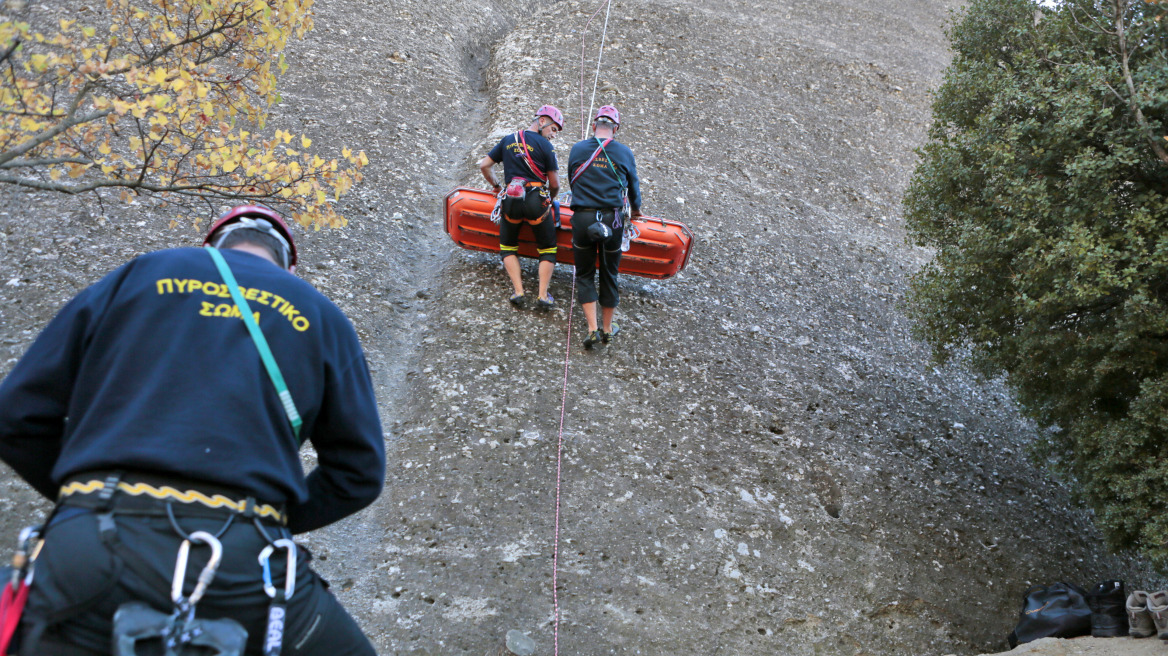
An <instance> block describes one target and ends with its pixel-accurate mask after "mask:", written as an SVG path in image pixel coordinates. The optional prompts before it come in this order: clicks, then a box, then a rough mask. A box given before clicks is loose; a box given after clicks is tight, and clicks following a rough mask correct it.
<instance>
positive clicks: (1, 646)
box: [0, 526, 40, 655]
mask: <svg viewBox="0 0 1168 656" xmlns="http://www.w3.org/2000/svg"><path fill="white" fill-rule="evenodd" d="M39 538H40V527H39V526H35V527H33V526H30V527H29V528H26V529H24V530H23V531H21V532H20V546H18V547H17V548H16V555H14V556H13V557H12V566H11V567H7V568H5V570H6V571H7V572H8V573H9V580H8V582H7V583H6V584H5V585H4V590H3V591H2V592H0V655H4V654H8V647H9V645H10V644H11V642H12V636H13V635H14V634H15V633H16V628H17V627H18V626H20V616H21V615H23V614H24V606H25V604H27V603H28V590H29V588H30V587H31V586H32V574H33V567H32V563H33V561H34V560H36V549H33V545H34V543H36V542H37V540H38V539H39ZM30 551H31V557H30Z"/></svg>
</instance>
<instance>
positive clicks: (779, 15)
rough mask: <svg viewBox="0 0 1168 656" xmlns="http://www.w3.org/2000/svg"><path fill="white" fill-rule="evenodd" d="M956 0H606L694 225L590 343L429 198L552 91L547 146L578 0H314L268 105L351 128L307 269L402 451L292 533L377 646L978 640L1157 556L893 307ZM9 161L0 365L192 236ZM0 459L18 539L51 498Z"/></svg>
mask: <svg viewBox="0 0 1168 656" xmlns="http://www.w3.org/2000/svg"><path fill="white" fill-rule="evenodd" d="M78 4H79V3H78ZM957 4H958V3H957V2H955V1H953V2H950V1H948V0H946V1H945V2H924V1H922V0H908V1H904V0H898V1H893V0H866V1H864V2H860V1H859V0H849V1H844V0H836V1H834V2H832V1H827V2H806V1H804V0H775V1H773V2H763V3H758V2H752V1H751V0H727V1H726V2H720V3H710V2H704V1H702V0H669V1H665V0H645V1H644V2H637V3H624V2H620V3H617V4H616V5H615V6H614V7H613V10H612V13H611V16H610V18H609V24H608V32H607V37H606V48H605V51H604V59H603V63H602V65H601V66H600V72H599V76H598V84H597V86H598V88H599V90H598V92H597V95H596V98H595V105H600V104H604V103H613V104H615V105H617V106H618V107H619V108H620V109H621V111H622V113H623V115H624V123H623V125H622V127H621V130H620V133H619V135H618V136H619V138H620V139H621V140H622V141H623V142H624V143H627V144H628V145H629V146H630V147H631V148H632V149H633V151H634V152H635V153H636V155H637V158H638V166H639V169H640V174H641V177H642V191H643V194H644V197H645V203H644V209H645V211H646V213H649V214H659V215H662V216H668V217H671V218H675V219H679V220H682V221H685V222H687V223H688V224H689V225H690V227H691V228H693V230H694V232H695V233H696V235H697V243H696V251H695V255H694V257H693V259H692V261H691V264H690V265H689V267H688V268H687V269H686V271H684V272H683V273H682V274H680V275H678V276H677V277H675V278H674V279H671V280H667V281H660V282H651V281H647V280H643V279H636V278H627V277H626V278H625V279H624V280H623V284H624V288H623V297H622V300H621V306H620V308H619V310H618V321H620V322H621V324H622V328H623V331H622V334H621V336H620V337H619V338H617V341H616V342H615V343H613V344H611V345H609V346H606V347H600V348H598V349H597V350H596V351H594V352H584V351H583V350H582V349H581V348H580V340H581V338H582V328H583V320H582V315H581V313H580V311H579V308H578V307H576V308H573V307H572V304H571V300H572V298H573V293H572V285H571V272H570V270H569V269H568V268H566V267H560V269H559V270H558V271H557V273H556V276H555V278H554V280H553V283H552V289H551V291H552V294H553V295H554V296H555V297H556V298H557V299H558V302H557V307H556V309H555V310H554V311H552V312H550V313H538V312H534V311H516V310H514V309H512V307H511V306H509V305H508V304H507V303H506V302H505V299H506V297H507V295H508V294H509V291H508V290H509V286H508V285H507V283H506V282H505V279H504V274H503V272H502V270H501V268H500V266H499V264H498V259H497V258H495V257H491V256H487V255H482V254H473V253H468V252H461V251H457V250H456V249H455V248H454V247H453V246H452V245H451V244H450V242H449V241H448V240H447V239H446V238H445V236H444V234H443V230H442V224H441V218H442V217H441V209H440V199H441V197H442V196H443V195H444V194H445V192H447V191H448V190H449V189H450V188H452V187H454V186H456V185H459V184H473V185H476V186H478V185H479V184H480V183H481V178H479V177H478V174H477V171H476V170H475V168H474V166H473V163H474V161H475V160H476V159H477V158H478V157H480V156H481V155H482V154H484V153H485V152H486V150H487V149H488V148H489V147H490V146H491V145H493V143H494V141H495V140H496V139H497V138H498V137H499V136H500V135H501V134H504V133H506V132H508V131H511V130H514V129H516V128H517V127H520V126H522V125H525V124H526V122H527V121H528V120H529V119H530V115H531V112H532V111H533V110H534V108H535V107H538V106H539V105H541V104H544V103H553V104H556V105H558V106H559V107H560V108H561V109H564V113H565V115H566V116H567V118H568V125H567V127H566V130H565V132H564V134H562V135H561V136H560V138H559V139H558V140H557V142H556V145H557V150H558V152H559V155H560V160H561V163H563V162H565V161H566V157H567V151H568V148H569V147H570V145H571V143H572V142H573V141H574V140H575V139H576V138H578V137H579V135H580V127H581V126H580V118H579V117H580V115H581V104H583V105H584V107H585V110H586V108H587V106H588V105H589V104H590V101H591V90H592V79H593V75H594V74H595V70H596V68H595V66H596V65H595V59H593V58H592V57H593V56H594V55H593V53H595V47H594V45H593V46H591V47H590V49H589V53H590V55H589V62H588V65H587V69H586V70H585V71H583V73H582V71H581V69H580V36H581V31H582V30H583V29H584V26H585V23H586V22H587V20H588V18H589V16H590V15H591V14H592V13H593V12H594V11H595V10H596V7H595V5H593V4H592V3H583V2H580V1H578V0H564V1H561V2H551V3H536V2H533V1H530V0H475V1H473V2H472V1H470V0H431V1H429V2H421V1H419V0H396V1H395V2H392V3H372V2H366V1H363V0H332V1H330V2H327V3H318V5H317V6H318V14H317V16H316V25H317V29H316V30H315V31H314V32H312V33H310V34H309V35H308V37H307V39H306V40H304V41H302V42H295V43H293V44H292V45H291V46H290V48H289V52H288V62H289V63H290V65H291V68H290V70H289V71H288V73H287V75H286V76H285V77H284V78H283V79H282V87H281V88H282V93H283V98H284V100H283V102H282V103H281V104H280V105H279V106H278V107H275V108H274V111H275V116H274V117H273V120H272V124H273V125H272V126H270V128H272V129H275V128H284V129H290V130H293V131H296V132H300V131H303V132H305V133H306V134H307V135H308V136H309V137H311V138H312V139H313V141H314V142H315V143H316V144H317V146H319V147H322V148H323V149H324V152H326V153H327V152H328V149H329V148H332V149H334V150H339V149H340V147H341V146H342V145H347V146H352V147H356V148H363V149H365V150H366V151H367V152H368V155H369V158H370V160H371V161H372V164H371V166H370V167H369V169H368V171H369V172H368V174H367V178H366V182H365V183H364V184H363V185H361V186H359V187H358V188H357V190H355V191H354V192H353V193H352V194H351V195H350V196H347V197H345V198H344V199H343V200H342V203H341V204H342V210H343V212H344V213H345V214H346V215H347V216H348V217H349V218H350V220H351V226H350V227H349V228H347V229H345V230H342V231H325V232H321V233H308V234H304V235H303V236H302V238H301V243H302V246H301V249H302V254H303V255H302V259H303V261H304V265H303V266H302V268H301V271H300V273H301V275H303V276H304V277H305V278H306V279H307V280H309V281H311V282H312V283H313V284H315V285H317V286H318V287H319V288H321V289H322V290H323V291H324V292H325V293H326V294H327V295H329V296H330V297H331V298H333V299H335V300H336V301H337V302H338V304H339V305H340V306H341V308H342V309H344V310H345V311H346V312H347V313H348V314H349V316H350V317H352V319H353V321H354V323H355V324H356V326H357V329H358V332H359V333H360V335H361V337H362V339H363V340H364V343H365V346H366V348H367V350H368V353H369V361H370V364H371V366H372V369H373V372H374V378H375V381H376V383H377V385H378V391H379V395H380V399H381V403H382V411H383V415H382V416H383V420H384V422H385V426H386V431H387V444H388V448H389V451H390V463H391V464H390V468H389V471H388V473H387V476H388V489H387V491H386V493H385V494H384V495H383V496H382V498H381V499H380V500H379V501H378V502H377V503H376V504H375V505H374V506H373V507H371V508H370V509H368V510H366V511H364V512H362V513H361V514H359V515H357V516H356V517H353V518H351V519H349V520H346V521H344V522H342V523H340V524H338V525H336V526H333V527H330V528H329V529H326V530H322V531H319V532H317V533H315V534H312V535H308V536H304V541H305V543H306V544H307V545H308V546H309V547H310V548H311V549H312V551H313V553H314V554H315V555H316V559H317V567H318V569H319V570H320V571H321V572H322V574H324V575H325V576H326V577H328V578H329V579H331V581H332V583H333V589H334V590H335V591H336V592H337V594H338V595H339V596H340V597H341V598H342V600H343V601H344V602H345V603H346V605H347V606H348V607H349V608H350V609H352V611H353V613H354V614H355V615H356V616H357V618H358V619H359V621H360V622H361V623H362V626H363V627H364V628H365V630H366V631H367V632H368V634H369V635H370V637H371V638H372V639H373V641H374V643H375V644H376V645H377V646H378V648H379V649H380V651H381V652H382V653H387V654H388V653H394V654H473V655H476V656H477V655H481V654H497V653H505V652H504V651H503V650H505V649H507V647H506V646H505V644H504V643H505V635H506V634H507V632H508V631H509V630H515V631H518V632H519V633H521V634H525V637H527V638H529V639H530V640H533V641H534V643H535V647H534V649H535V653H539V654H550V653H553V651H554V650H555V649H556V647H557V645H558V648H559V649H562V650H563V651H564V652H565V653H574V654H581V655H593V654H597V655H598V654H710V655H715V654H725V655H729V654H736V655H737V654H772V653H786V654H861V653H863V654H888V655H892V654H938V655H939V654H949V653H962V654H972V653H977V652H982V651H989V650H993V649H995V648H999V647H1000V646H1001V645H1002V644H1003V639H1004V636H1005V635H1006V633H1007V632H1008V631H1009V629H1010V627H1011V625H1012V623H1013V621H1014V615H1015V614H1016V612H1017V605H1018V602H1019V600H1020V599H1021V593H1022V591H1023V590H1024V589H1025V588H1026V587H1028V586H1029V585H1030V584H1031V583H1039V582H1049V581H1054V580H1060V579H1067V580H1073V581H1077V582H1080V583H1083V584H1090V583H1093V582H1094V581H1096V580H1100V579H1103V578H1111V577H1118V578H1126V579H1127V580H1128V581H1129V584H1139V585H1141V586H1145V587H1147V586H1152V587H1148V589H1153V588H1154V584H1153V583H1151V582H1149V581H1148V578H1147V572H1146V570H1145V568H1143V567H1142V566H1141V565H1140V564H1139V563H1133V562H1129V561H1127V560H1124V559H1120V558H1115V557H1110V556H1107V555H1106V553H1105V550H1104V548H1103V545H1102V544H1101V541H1100V539H1099V536H1098V535H1097V533H1096V532H1095V531H1094V530H1093V529H1092V527H1091V520H1090V516H1089V514H1088V513H1086V512H1084V511H1083V510H1081V509H1076V508H1075V507H1073V506H1072V504H1071V502H1070V497H1069V495H1068V493H1067V490H1066V489H1065V487H1063V486H1062V485H1060V484H1058V483H1056V482H1052V481H1051V480H1049V479H1048V477H1047V475H1046V474H1044V473H1043V472H1042V471H1041V470H1040V469H1038V468H1036V467H1035V466H1034V465H1033V464H1031V463H1030V462H1029V461H1028V460H1027V458H1026V456H1025V449H1026V443H1027V442H1029V441H1030V440H1032V438H1033V435H1034V430H1033V428H1032V427H1031V426H1030V425H1028V424H1027V423H1026V422H1025V421H1023V420H1022V419H1021V418H1020V417H1019V415H1018V413H1017V411H1016V409H1015V408H1014V406H1013V405H1012V402H1011V400H1010V397H1009V396H1008V395H1007V394H1006V393H1005V391H1004V390H1003V388H1002V387H1001V385H1000V384H998V383H997V382H993V381H991V382H978V381H975V380H973V379H972V378H971V377H970V376H969V375H967V374H965V373H964V372H962V371H961V370H960V369H958V368H949V369H944V370H941V369H937V368H934V366H933V365H932V364H930V362H929V361H928V357H927V353H926V349H925V347H924V346H923V345H922V344H920V343H918V342H917V341H915V340H914V339H913V338H912V336H911V334H910V327H909V325H908V323H907V321H906V320H905V318H904V316H903V314H902V311H901V307H900V303H901V302H902V300H903V296H904V291H905V288H906V284H907V278H908V276H909V275H910V274H911V273H912V272H913V271H914V270H915V269H916V268H918V267H919V266H920V265H921V264H922V263H923V262H924V261H926V260H927V258H928V257H929V253H927V252H924V251H922V250H920V249H915V248H912V247H909V246H907V245H906V244H905V242H904V232H903V229H902V224H901V219H900V209H899V197H900V194H901V193H902V191H903V189H904V187H905V185H906V183H907V180H908V176H909V174H910V172H911V167H912V165H913V163H914V156H913V152H912V150H913V148H914V147H916V146H918V145H919V144H920V143H921V142H922V141H923V138H924V133H925V129H926V127H927V124H928V121H929V115H928V103H929V99H930V96H929V89H930V88H931V87H933V86H935V85H936V84H937V83H938V82H939V79H940V73H941V71H942V69H943V67H944V65H945V63H946V61H947V58H948V55H947V51H946V45H945V41H944V38H943V35H942V25H943V22H944V20H945V17H946V15H947V11H948V10H949V9H950V8H952V7H955V6H957ZM34 9H35V10H36V11H40V12H43V15H44V16H51V15H52V12H53V11H55V10H56V9H54V8H53V7H49V6H47V5H46V6H43V7H40V6H34ZM603 20H604V14H603V13H601V14H600V15H599V16H598V17H597V19H596V21H594V22H593V25H592V28H591V30H590V35H592V36H596V35H598V33H599V30H600V28H601V26H602V25H603ZM582 77H584V78H585V82H586V87H587V88H586V89H584V98H583V102H581V83H580V80H581V78H582ZM561 173H563V169H561ZM0 194H3V196H2V198H0V228H2V230H0V248H2V249H3V254H4V257H3V258H0V282H5V281H6V282H7V284H4V285H0V307H3V308H4V309H3V310H2V311H0V318H2V324H0V339H2V346H3V349H4V360H5V363H4V371H7V369H8V368H10V367H11V366H12V364H13V363H14V362H15V358H17V357H18V356H19V355H20V354H21V353H22V352H23V351H24V349H25V348H27V345H28V344H29V342H30V341H31V340H32V339H33V337H34V336H35V334H36V331H38V330H39V329H40V328H41V327H42V326H43V324H44V323H45V322H46V321H47V320H48V318H49V317H51V316H52V313H53V312H55V311H56V309H57V308H59V307H60V305H61V304H62V303H63V302H64V301H65V300H66V299H67V298H69V297H70V296H71V295H72V294H74V293H75V292H76V291H77V290H79V289H81V288H82V287H84V286H85V285H87V284H89V283H90V282H92V281H94V280H96V279H97V278H98V277H100V275H102V274H103V273H105V272H107V271H109V270H110V269H112V268H113V267H115V266H117V265H118V264H120V263H121V262H123V261H124V260H125V259H127V258H128V257H130V256H132V255H134V254H135V253H139V252H145V251H148V250H153V249H156V248H162V247H169V246H174V245H180V244H195V243H197V241H198V236H199V230H198V229H196V228H195V227H193V226H188V225H184V226H180V227H179V228H177V229H169V228H167V227H166V225H167V219H169V218H170V217H169V215H163V214H160V213H157V212H154V211H152V210H151V209H150V208H149V207H148V206H146V205H144V204H143V205H136V206H132V207H129V208H126V207H124V206H120V205H117V204H116V203H115V204H113V205H108V206H107V207H108V209H107V212H106V214H105V216H104V217H103V216H101V214H100V213H99V212H98V207H97V205H96V203H95V202H94V201H93V199H91V198H81V199H69V198H60V197H52V196H46V195H43V194H23V193H20V194H18V193H13V192H12V191H11V190H0ZM206 225H207V224H206V221H204V222H203V226H204V227H205V226H206ZM524 269H525V275H526V276H527V279H528V280H529V281H530V282H528V286H529V292H530V291H531V289H532V288H533V287H534V268H533V267H532V266H531V264H530V263H525V265H524ZM566 356H567V359H568V361H567V366H565V359H566ZM562 399H563V400H565V403H564V407H563V411H562V412H561V400H562ZM561 426H562V438H561V437H560V428H561ZM306 465H308V466H311V465H312V455H311V453H309V454H308V455H307V456H306ZM557 474H558V475H559V479H558V480H559V485H557ZM2 484H3V486H4V488H3V489H4V494H3V498H0V503H2V504H3V505H4V507H5V508H6V512H5V513H4V516H3V526H2V527H0V528H3V530H4V535H11V536H15V535H16V529H17V527H18V526H20V525H22V524H24V523H26V522H28V521H30V520H31V519H34V518H36V517H37V516H43V513H44V512H45V510H46V508H47V506H46V505H45V504H44V502H43V501H38V500H36V499H35V498H34V496H35V495H34V494H33V493H31V492H30V491H28V488H27V487H26V486H24V485H23V484H22V483H20V482H19V481H18V480H16V479H15V478H14V476H13V475H12V474H11V473H10V472H7V473H5V474H4V476H3V478H2ZM557 507H558V509H559V513H558V515H557ZM557 536H558V541H557V540H556V537H557ZM557 547H558V548H557ZM553 561H554V562H556V564H557V565H558V568H557V570H556V573H555V582H556V589H555V591H554V593H553V589H552V581H553V567H552V564H553ZM557 618H558V620H559V621H558V624H557V623H556V619H557ZM525 648H526V643H525Z"/></svg>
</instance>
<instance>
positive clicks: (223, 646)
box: [113, 601, 247, 656]
mask: <svg viewBox="0 0 1168 656" xmlns="http://www.w3.org/2000/svg"><path fill="white" fill-rule="evenodd" d="M246 645H247V630H246V629H244V628H243V626H242V625H241V624H240V623H239V622H236V621H235V620H233V619H230V618H222V619H216V620H205V619H193V620H184V619H183V618H182V616H181V615H180V614H179V613H171V614H167V613H163V612H160V611H157V610H154V609H153V608H151V607H150V606H148V605H146V604H144V603H142V602H140V601H131V602H127V603H124V604H122V605H121V606H118V610H117V612H116V613H114V629H113V653H114V656H139V655H140V654H164V656H187V655H188V654H190V655H192V656H193V655H194V654H199V655H200V656H202V655H206V656H241V655H242V654H243V648H244V647H245V646H246ZM139 647H141V649H139Z"/></svg>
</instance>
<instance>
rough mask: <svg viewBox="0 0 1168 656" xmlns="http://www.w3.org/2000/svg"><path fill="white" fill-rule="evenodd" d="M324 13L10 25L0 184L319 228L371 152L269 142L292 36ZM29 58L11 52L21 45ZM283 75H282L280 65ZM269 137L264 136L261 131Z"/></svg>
mask: <svg viewBox="0 0 1168 656" xmlns="http://www.w3.org/2000/svg"><path fill="white" fill-rule="evenodd" d="M311 7H312V0H106V8H107V12H108V16H109V19H110V20H109V25H108V26H98V27H94V26H84V25H80V24H78V23H77V22H76V21H68V20H63V21H60V23H58V24H57V25H54V26H52V27H53V28H54V29H53V30H52V31H51V33H49V34H47V35H46V34H44V33H41V32H38V31H37V30H35V29H33V27H32V26H30V25H29V24H27V23H21V22H17V21H8V22H4V23H0V53H5V52H7V53H8V59H9V61H7V62H5V66H3V70H2V71H0V183H9V184H16V185H20V186H25V187H31V188H36V189H47V190H53V191H61V192H66V193H82V192H86V191H94V190H100V189H103V188H114V189H118V188H120V189H121V192H122V198H123V199H129V198H130V196H131V195H132V194H143V193H145V194H152V195H155V196H158V197H161V198H162V199H163V200H165V201H167V202H170V203H174V204H178V205H180V206H182V205H191V206H194V205H197V204H199V202H201V201H206V200H219V201H227V202H266V203H269V204H274V205H277V206H282V207H284V208H285V209H288V210H291V214H292V217H293V218H294V219H295V220H296V221H297V222H298V223H300V224H302V225H305V226H309V225H311V226H313V227H315V228H318V229H319V228H320V227H323V226H332V227H337V226H342V225H345V223H346V220H345V218H344V217H342V216H340V215H339V214H337V213H336V211H335V210H334V203H335V201H336V200H338V199H339V198H340V196H341V195H342V194H344V193H346V192H347V191H349V190H350V189H351V188H352V187H353V185H354V184H355V183H357V182H359V181H360V180H361V168H362V167H364V166H365V165H367V164H368V163H369V160H368V158H367V157H366V156H365V153H364V152H363V151H358V152H354V151H352V150H350V149H349V148H343V149H342V151H341V157H339V158H334V159H326V158H323V157H321V156H319V155H317V154H312V153H309V152H308V149H309V148H310V146H311V144H312V142H311V140H310V139H308V138H307V137H305V136H303V135H301V136H299V137H296V136H295V135H293V134H291V133H289V132H286V131H283V130H276V131H275V133H274V134H272V135H271V136H262V135H261V134H259V133H258V132H262V131H263V130H264V126H265V123H266V121H267V117H268V108H269V107H270V106H271V105H272V103H273V102H277V101H278V100H279V96H278V95H277V94H276V92H275V89H276V75H277V73H276V70H278V71H280V72H282V71H284V70H286V68H287V64H286V63H285V62H284V59H283V53H282V51H283V49H284V46H285V45H286V43H287V39H288V38H289V36H291V35H296V36H303V34H304V32H305V31H307V30H308V29H311V28H312V18H311ZM16 44H18V45H17V47H15V48H13V47H12V46H14V45H16ZM273 64H275V66H273ZM257 131H258V132H257Z"/></svg>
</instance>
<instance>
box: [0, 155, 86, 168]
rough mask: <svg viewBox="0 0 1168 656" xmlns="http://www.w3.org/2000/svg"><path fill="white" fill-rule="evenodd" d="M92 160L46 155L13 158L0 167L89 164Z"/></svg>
mask: <svg viewBox="0 0 1168 656" xmlns="http://www.w3.org/2000/svg"><path fill="white" fill-rule="evenodd" d="M92 161H93V160H89V159H84V158H81V157H47V158H44V159H14V160H9V161H7V162H4V163H3V164H0V169H22V168H31V167H35V166H52V165H54V164H89V163H91V162H92Z"/></svg>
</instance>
